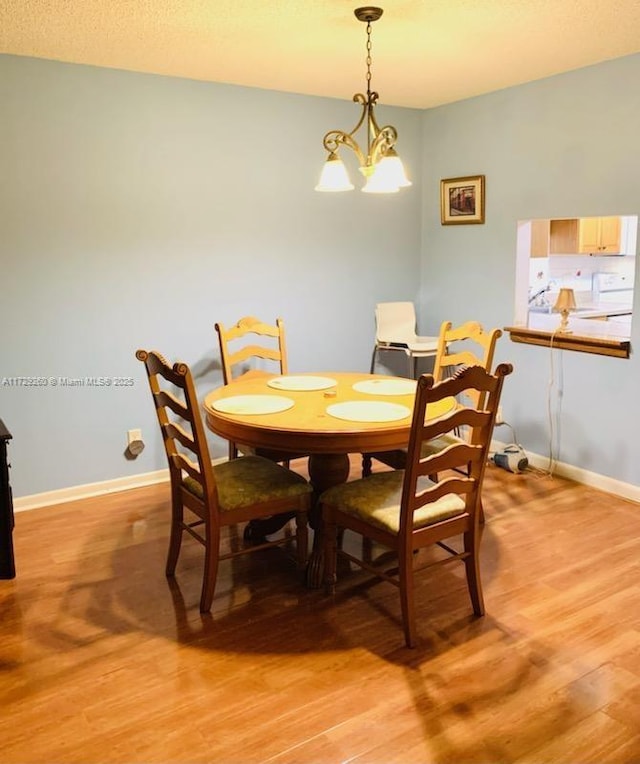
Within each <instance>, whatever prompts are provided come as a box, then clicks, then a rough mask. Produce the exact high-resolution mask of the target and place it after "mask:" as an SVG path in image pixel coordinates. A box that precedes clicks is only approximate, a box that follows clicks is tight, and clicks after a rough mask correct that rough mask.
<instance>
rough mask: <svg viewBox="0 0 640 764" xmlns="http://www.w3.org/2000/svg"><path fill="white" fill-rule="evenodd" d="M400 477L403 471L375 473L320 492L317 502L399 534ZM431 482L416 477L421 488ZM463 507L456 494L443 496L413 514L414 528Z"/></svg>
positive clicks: (444, 518) (456, 512)
mask: <svg viewBox="0 0 640 764" xmlns="http://www.w3.org/2000/svg"><path fill="white" fill-rule="evenodd" d="M403 480H404V470H394V471H393V472H377V473H375V474H374V475H370V476H369V477H366V478H361V479H360V480H353V481H352V482H350V483H343V484H342V485H337V486H334V487H333V488H329V490H328V491H325V492H324V493H323V494H322V496H321V497H320V501H321V503H323V504H331V505H332V506H335V507H338V508H339V509H340V510H341V511H342V512H345V513H346V514H349V515H353V516H354V517H358V518H360V519H361V520H365V521H366V522H368V523H370V524H371V525H374V526H376V527H378V528H381V529H382V530H385V531H388V532H390V533H398V532H399V530H400V499H401V496H402V482H403ZM432 485H434V484H433V483H432V482H431V480H429V479H428V478H426V477H425V478H420V479H419V480H418V490H420V491H424V490H426V489H427V488H429V487H430V486H432ZM464 510H465V503H464V501H463V500H462V499H461V498H460V497H459V496H457V495H455V494H449V495H448V496H443V497H442V498H440V499H438V500H437V501H434V502H433V503H431V504H426V505H425V506H424V507H421V508H420V509H418V510H417V511H416V512H415V513H414V516H413V524H414V528H423V527H425V526H427V525H433V523H437V522H440V521H441V520H446V519H448V518H449V517H455V516H456V515H460V514H462V513H463V512H464Z"/></svg>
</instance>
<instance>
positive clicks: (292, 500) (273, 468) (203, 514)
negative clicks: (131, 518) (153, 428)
mask: <svg viewBox="0 0 640 764" xmlns="http://www.w3.org/2000/svg"><path fill="white" fill-rule="evenodd" d="M136 357H137V358H138V360H139V361H142V363H144V366H145V369H146V372H147V377H148V380H149V387H150V389H151V395H152V397H153V403H154V406H155V409H156V414H157V416H158V422H159V424H160V430H161V432H162V439H163V442H164V446H165V450H166V454H167V459H168V462H169V475H170V478H171V536H170V541H169V553H168V556H167V565H166V574H167V576H170V577H172V576H173V575H174V574H175V569H176V564H177V562H178V556H179V554H180V546H181V543H182V537H183V534H184V533H185V532H187V533H189V534H191V535H192V536H193V537H194V538H195V539H197V540H198V541H199V542H200V543H201V544H203V545H204V548H205V558H204V573H203V581H202V593H201V596H200V610H201V611H202V612H207V611H209V610H210V609H211V603H212V601H213V594H214V591H215V585H216V578H217V573H218V563H219V561H220V560H225V559H228V558H230V557H234V556H236V555H238V554H244V553H246V552H254V551H257V550H258V549H263V548H265V547H267V546H273V545H274V544H282V543H284V542H285V541H287V540H288V539H287V538H286V537H285V538H281V539H276V540H275V541H269V542H265V543H262V544H256V545H253V546H248V547H245V548H242V549H240V550H238V551H232V552H229V553H225V554H221V553H220V541H221V538H220V536H221V533H220V532H221V529H222V528H223V527H224V526H228V525H235V524H237V523H241V522H247V521H250V520H254V519H259V518H266V517H271V516H272V515H275V514H278V513H282V512H286V511H291V512H295V521H296V538H297V562H298V568H299V569H303V568H304V567H305V564H306V560H307V546H308V539H307V515H308V511H309V507H310V503H311V486H310V485H309V483H308V482H307V481H306V480H305V479H304V478H303V477H302V476H300V475H297V474H296V473H294V472H291V471H290V470H288V469H286V468H285V467H282V466H280V465H279V464H275V463H274V462H272V461H269V460H268V459H264V458H262V457H259V456H247V457H240V458H238V459H234V460H233V461H229V462H224V463H222V464H219V465H215V466H212V464H211V458H210V456H209V447H208V445H207V440H206V436H205V431H204V425H203V422H202V416H201V413H200V407H199V405H198V399H197V395H196V391H195V386H194V383H193V378H192V376H191V371H190V370H189V367H188V366H187V365H186V364H184V363H175V364H173V366H170V365H169V364H168V363H167V361H166V360H165V359H164V358H163V357H162V356H161V355H160V354H159V353H157V352H155V351H147V350H138V351H137V353H136ZM185 510H187V511H188V512H189V513H190V515H193V516H194V518H195V519H193V520H187V519H186V518H185Z"/></svg>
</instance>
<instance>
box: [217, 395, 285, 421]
mask: <svg viewBox="0 0 640 764" xmlns="http://www.w3.org/2000/svg"><path fill="white" fill-rule="evenodd" d="M294 404H295V401H293V400H291V398H285V397H284V396H282V395H232V396H230V397H229V398H220V399H219V400H217V401H214V403H213V404H212V407H213V408H214V409H215V410H216V411H220V412H221V413H222V414H241V415H242V416H251V415H253V414H277V413H278V412H279V411H286V410H287V409H290V408H291V407H292V406H293V405H294Z"/></svg>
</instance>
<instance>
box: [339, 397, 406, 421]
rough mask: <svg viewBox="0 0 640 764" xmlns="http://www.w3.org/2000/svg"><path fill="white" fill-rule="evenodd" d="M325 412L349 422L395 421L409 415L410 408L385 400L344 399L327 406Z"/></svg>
mask: <svg viewBox="0 0 640 764" xmlns="http://www.w3.org/2000/svg"><path fill="white" fill-rule="evenodd" d="M327 414H329V415H330V416H332V417H335V418H336V419H346V420H347V421H349V422H395V421H396V420H398V419H405V418H406V417H408V416H410V415H411V410H410V409H408V408H407V407H406V406H401V405H400V404H399V403H385V401H345V402H344V403H333V404H331V406H327Z"/></svg>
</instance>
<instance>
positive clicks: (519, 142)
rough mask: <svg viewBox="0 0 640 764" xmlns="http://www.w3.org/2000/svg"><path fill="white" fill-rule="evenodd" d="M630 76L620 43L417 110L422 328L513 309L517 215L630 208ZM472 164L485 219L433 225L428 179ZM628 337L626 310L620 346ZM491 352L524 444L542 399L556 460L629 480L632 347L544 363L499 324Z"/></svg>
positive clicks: (635, 159)
mask: <svg viewBox="0 0 640 764" xmlns="http://www.w3.org/2000/svg"><path fill="white" fill-rule="evenodd" d="M638 82H640V55H634V56H630V57H626V58H622V59H618V60H615V61H610V62H607V63H604V64H600V65H598V66H593V67H589V68H585V69H582V70H579V71H575V72H571V73H568V74H564V75H561V76H557V77H553V78H550V79H546V80H541V81H538V82H534V83H531V84H528V85H524V86H520V87H516V88H510V89H507V90H503V91H499V92H495V93H492V94H490V95H487V96H484V97H480V98H474V99H470V100H467V101H462V102H458V103H456V104H452V105H449V106H445V107H442V108H438V109H433V110H431V111H428V112H426V113H425V114H424V117H423V126H424V131H423V139H424V145H423V161H424V167H423V189H424V198H425V202H424V206H423V210H424V215H423V221H422V233H423V255H422V265H421V267H422V292H421V297H422V301H423V305H424V319H425V324H428V323H429V322H430V324H431V325H430V326H429V325H426V326H425V329H427V330H429V331H431V330H435V329H436V328H437V324H438V321H439V320H440V319H441V318H442V317H446V318H451V319H452V320H453V321H454V322H456V323H457V322H459V321H462V320H466V319H469V318H476V319H478V320H480V321H481V322H482V323H483V324H485V325H486V326H501V327H504V326H508V325H510V324H512V323H513V317H514V308H513V305H514V297H513V295H514V284H515V242H516V223H517V221H518V220H522V219H528V218H537V217H542V218H544V217H572V216H588V215H599V214H600V215H602V214H630V215H638V214H640V161H639V136H640V99H638V96H637V83H638ZM475 174H484V175H486V182H487V194H486V224H485V225H467V226H441V225H440V212H439V182H440V179H441V178H447V177H456V176H464V175H475ZM638 291H639V290H636V295H635V297H636V299H635V311H636V314H637V315H640V298H639V296H638ZM639 339H640V321H639V320H638V318H637V317H636V319H635V320H634V327H633V333H632V337H631V342H632V349H633V347H636V346H637V343H638V341H639ZM497 356H498V360H499V361H500V360H509V361H512V362H513V364H514V366H515V373H514V374H513V375H512V377H510V378H509V379H508V381H507V384H506V386H505V392H504V405H503V410H504V416H505V418H506V419H507V421H508V422H510V423H511V424H512V425H513V426H514V427H515V429H516V434H517V437H518V439H519V441H520V442H521V443H522V444H523V445H524V446H525V448H527V449H530V450H531V451H534V452H536V453H539V454H543V455H547V454H549V442H550V427H549V418H548V413H547V409H548V401H549V400H551V403H552V410H553V411H554V412H555V411H556V409H558V407H559V417H558V418H557V419H556V417H555V414H554V417H553V421H554V428H555V429H554V432H555V436H559V438H560V451H559V452H556V451H555V450H554V454H555V455H556V456H558V457H559V458H560V460H561V461H564V462H567V463H569V464H571V465H574V466H576V467H581V468H583V469H586V470H591V471H593V472H596V473H600V474H603V475H607V476H610V477H612V478H616V479H618V480H621V481H624V482H628V483H632V484H634V485H640V442H639V440H638V438H637V437H635V435H636V433H637V432H638V430H639V427H640V411H639V410H638V407H637V405H636V400H637V392H636V391H637V389H638V384H639V381H640V368H639V364H640V361H639V359H638V357H637V355H635V354H634V355H632V357H631V358H630V359H629V360H624V359H616V358H605V357H603V356H597V355H587V354H584V353H576V352H567V351H564V352H559V351H556V352H555V353H554V368H553V376H552V369H551V353H550V351H549V349H545V348H540V347H534V346H532V345H519V344H515V343H512V342H511V341H510V340H509V337H508V335H505V336H504V337H503V338H502V339H501V340H500V342H499V347H498V352H497ZM551 379H553V380H554V387H553V389H552V391H551V394H550V393H549V385H550V381H551ZM499 437H501V438H503V439H505V440H510V439H511V437H510V433H509V432H508V431H507V430H506V429H505V430H504V431H502V432H499Z"/></svg>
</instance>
